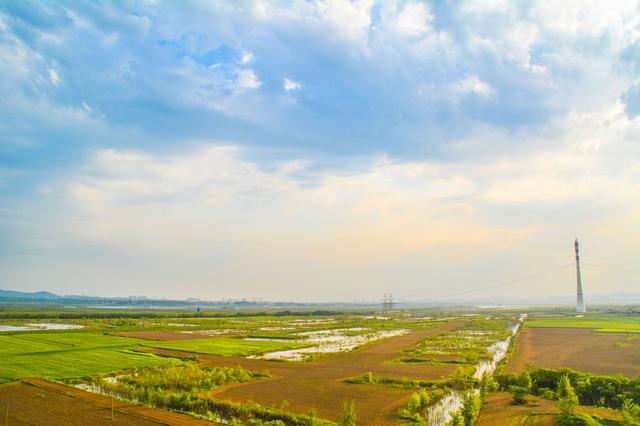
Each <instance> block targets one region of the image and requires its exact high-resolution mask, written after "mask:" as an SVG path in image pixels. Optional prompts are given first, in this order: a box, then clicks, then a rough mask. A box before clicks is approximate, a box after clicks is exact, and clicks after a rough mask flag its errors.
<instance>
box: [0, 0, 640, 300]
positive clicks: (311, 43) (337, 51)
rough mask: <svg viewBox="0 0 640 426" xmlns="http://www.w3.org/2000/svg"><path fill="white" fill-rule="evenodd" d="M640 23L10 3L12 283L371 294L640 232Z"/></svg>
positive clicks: (530, 10)
mask: <svg viewBox="0 0 640 426" xmlns="http://www.w3.org/2000/svg"><path fill="white" fill-rule="evenodd" d="M639 15H640V14H638V4H637V2H629V1H613V2H609V3H607V5H606V7H605V6H602V4H600V3H599V2H597V1H593V2H591V1H586V2H581V3H580V4H579V5H578V4H576V3H571V2H565V3H562V4H559V5H556V4H552V3H549V2H544V1H532V2H527V3H526V4H518V3H514V2H510V1H490V2H489V1H487V2H476V1H469V2H467V1H464V2H456V3H451V4H448V3H442V2H422V1H411V0H408V1H400V0H397V1H396V0H389V1H375V0H358V1H341V0H318V1H309V2H307V1H305V2H267V1H261V0H255V1H251V2H249V3H247V4H242V5H239V4H237V3H234V2H218V3H211V4H202V3H197V2H195V3H194V2H185V3H181V4H180V6H177V5H176V4H174V3H171V2H143V3H137V4H128V3H118V4H103V3H90V4H80V3H74V4H64V5H60V4H56V3H50V4H49V3H47V4H44V3H37V2H35V3H28V4H22V3H17V2H5V3H2V4H0V72H1V73H2V76H3V78H2V79H0V91H1V92H2V93H3V96H2V98H0V117H2V118H3V120H2V123H1V124H0V126H1V127H2V134H3V141H6V142H7V143H10V144H11V145H10V146H11V149H7V150H3V152H2V153H0V160H2V164H3V165H6V166H3V168H2V170H0V183H1V186H0V196H2V198H3V199H4V200H7V202H6V205H7V206H11V207H7V208H3V209H0V231H2V232H0V235H2V236H3V237H2V238H3V241H2V244H0V246H1V247H3V249H4V250H3V251H2V250H0V267H2V268H3V276H9V275H10V276H11V277H12V279H14V281H15V282H19V283H23V282H24V283H26V282H29V283H31V284H33V285H34V286H36V287H37V285H36V284H37V283H38V282H42V276H47V277H48V276H49V275H51V273H54V272H55V271H58V272H57V273H58V274H59V275H58V276H57V278H55V279H53V278H52V282H57V283H64V282H66V281H65V280H66V278H67V277H68V276H77V277H78V282H77V283H75V284H74V285H77V286H78V287H77V288H82V287H81V285H82V283H80V281H82V278H83V276H82V274H74V273H70V271H75V269H74V267H77V263H79V262H75V266H74V263H71V262H69V263H68V264H65V265H59V264H56V263H55V262H54V261H53V260H51V263H50V264H47V265H41V264H38V265H35V264H33V263H29V262H34V261H33V259H35V258H39V259H43V258H46V259H59V257H56V256H57V253H59V252H72V253H76V254H79V255H81V257H82V259H83V260H84V261H85V262H84V263H83V264H86V265H91V266H92V269H90V270H87V271H86V276H90V277H95V276H101V275H102V274H101V273H95V271H96V270H98V271H101V272H103V273H104V277H105V280H107V279H109V280H110V281H109V282H122V283H125V282H128V283H133V282H141V283H145V284H144V285H141V287H140V288H141V289H142V291H141V292H144V289H148V288H152V284H151V283H153V282H160V283H162V285H160V286H159V287H157V288H162V289H163V291H164V290H165V287H166V288H169V283H171V282H176V281H179V280H186V281H188V282H189V285H192V287H189V288H193V289H194V292H196V290H197V292H199V294H202V295H211V296H210V297H215V296H216V294H212V293H215V292H214V291H213V290H211V285H210V284H211V283H212V282H215V283H220V284H219V285H220V288H221V289H223V290H224V291H228V293H226V294H225V296H227V297H233V296H236V295H237V294H233V291H235V290H237V291H239V292H240V291H246V292H247V294H250V293H251V292H255V291H259V288H260V287H259V286H258V285H256V284H255V283H256V282H260V283H261V282H263V281H264V280H268V281H269V283H270V284H273V286H274V294H275V293H277V291H280V293H279V294H280V295H282V296H283V297H288V296H289V295H290V294H291V292H290V288H291V286H290V285H291V283H293V282H298V281H299V279H300V277H301V276H304V277H312V278H310V280H311V281H310V283H312V284H314V285H315V287H317V288H321V289H325V288H328V287H326V284H327V283H334V284H335V283H342V284H344V283H351V284H353V287H351V286H345V285H340V284H335V287H333V289H334V290H335V294H338V293H340V291H341V289H353V294H357V293H358V292H359V289H358V284H357V283H361V285H362V286H363V287H365V286H369V285H370V284H371V283H374V284H375V285H377V286H379V287H380V288H384V286H385V285H386V284H385V283H388V282H391V281H393V282H396V281H397V277H398V276H402V277H407V276H408V275H411V277H413V276H415V277H423V276H425V275H429V274H432V275H435V276H437V277H438V278H442V280H445V278H446V276H447V274H446V273H447V271H446V270H444V269H443V270H440V269H438V268H441V266H442V265H450V266H451V265H452V268H453V269H455V270H456V271H463V270H464V271H466V270H468V271H471V272H469V273H470V274H472V275H473V274H476V275H479V274H480V272H482V271H485V272H488V271H490V270H492V269H495V268H496V267H497V265H498V266H500V267H502V265H504V264H505V261H504V257H505V256H506V257H509V256H514V257H510V259H511V260H516V259H515V254H516V253H517V254H519V255H521V258H535V257H536V256H538V255H540V253H545V252H546V251H548V250H549V247H551V246H557V245H558V244H563V243H562V241H564V240H566V239H571V238H573V237H575V235H576V234H580V235H585V236H586V238H589V237H590V238H593V240H594V241H596V240H597V241H598V244H599V245H601V246H603V247H605V246H606V247H607V250H610V251H612V252H615V250H617V247H637V244H638V243H639V242H638V241H636V240H633V238H636V239H637V237H634V236H633V234H632V233H628V232H620V231H619V230H618V231H616V229H621V228H620V227H621V226H622V225H624V226H635V224H637V217H638V214H637V212H638V211H639V207H638V206H637V202H636V201H635V200H637V199H638V192H637V191H638V187H637V182H639V181H640V177H639V176H638V172H639V170H640V169H639V166H638V164H637V160H636V159H637V158H640V152H638V149H639V148H638V145H637V140H639V139H640V129H639V128H638V126H639V125H640V123H639V121H638V120H637V116H638V115H639V114H640V110H639V108H640V107H639V105H640V101H639V95H638V93H639V91H638V81H637V75H638V74H637V71H638V61H637V59H636V56H637V55H636V54H635V53H636V51H637V44H638V41H637V40H638V32H637V28H638V24H639V23H640V16H639ZM212 23H216V24H217V25H212ZM248 29H250V31H248ZM284 76H288V77H287V78H283V77H284ZM291 76H295V79H294V78H291ZM303 83H304V86H303ZM301 89H304V90H301ZM283 91H285V92H289V93H293V92H295V94H296V96H295V102H293V100H294V97H293V96H283ZM105 94H108V96H105ZM203 140H207V141H209V140H214V141H228V142H223V143H218V142H216V143H217V144H206V145H205V146H204V147H203V145H202V141H203ZM249 147H250V148H249ZM87 159H89V160H88V161H87ZM45 187H46V188H48V189H47V191H42V190H41V189H42V188H45ZM43 212H46V213H47V214H46V215H45V214H44V213H43ZM141 218H144V220H141ZM39 224H41V225H39ZM568 234H571V235H568ZM634 244H635V245H634ZM533 246H535V247H537V248H536V250H538V251H536V250H533V249H531V247H533ZM486 247H494V248H495V249H494V250H486V249H484V248H486ZM527 247H528V248H527ZM503 249H504V250H503ZM479 252H482V254H478V253H479ZM16 253H26V255H25V257H19V256H18V255H17V254H16ZM175 253H184V255H181V254H178V255H176V254H175ZM54 254H56V255H54ZM16 256H18V257H19V259H18V260H16ZM483 256H485V257H484V258H483ZM491 256H493V257H491ZM69 258H70V259H71V258H73V256H70V257H69ZM480 258H482V259H480ZM29 259H31V260H29ZM123 259H134V260H131V261H130V262H131V264H128V265H126V267H122V268H121V267H116V266H118V265H121V263H122V262H124V261H123ZM434 259H435V260H434ZM474 259H475V260H474ZM474 261H477V262H476V263H473V262H474ZM110 262H111V263H110ZM468 262H471V263H468ZM125 263H126V262H125ZM176 264H177V265H179V266H175V267H173V266H171V265H176ZM247 264H251V265H252V267H253V268H247V267H246V265H247ZM461 264H465V265H468V268H467V267H465V268H460V267H459V266H460V265H461ZM149 265H163V266H162V268H159V269H161V271H160V272H158V273H157V274H154V273H153V272H150V271H155V269H154V268H151V267H149ZM164 265H166V266H164ZM483 265H486V266H483ZM250 269H251V271H250ZM39 270H42V271H48V272H49V274H47V273H46V272H45V275H40V276H39V275H37V274H36V272H33V271H39ZM119 270H122V271H125V270H126V271H127V272H126V273H124V272H122V274H121V275H117V274H116V275H114V274H115V272H113V271H119ZM407 270H411V271H414V272H416V273H415V274H414V273H412V274H407V273H406V271H407ZM252 271H255V272H252ZM326 271H330V272H326ZM436 271H439V272H437V273H436ZM4 272H7V273H6V274H4ZM449 272H450V271H449ZM461 273H462V272H461ZM86 276H85V277H84V278H86ZM265 277H266V278H265ZM411 277H408V278H404V279H405V280H406V282H405V283H404V284H403V285H406V286H407V287H411V286H412V285H415V286H416V287H420V286H422V285H423V282H422V281H420V280H418V279H417V278H416V279H415V280H414V281H412V278H411ZM418 281H420V282H418ZM436 281H438V280H437V279H434V282H436ZM105 282H106V281H105ZM224 283H227V284H226V285H225V284H224ZM228 283H234V284H235V283H238V284H237V285H234V286H229V285H228ZM278 283H281V284H278ZM558 283H559V281H556V282H554V283H553V284H558ZM543 284H544V283H543ZM279 285H280V286H281V287H278V286H279ZM314 285H311V284H310V285H309V288H315V287H314ZM372 285H373V284H372ZM430 285H431V284H430ZM432 285H433V286H436V284H432ZM278 288H279V289H280V290H278ZM35 289H38V290H39V289H41V288H34V290H35ZM128 289H129V287H127V285H126V284H122V285H121V287H119V288H118V290H117V291H119V292H127V291H128ZM308 290H309V289H308V288H307V289H305V291H304V294H302V295H301V296H300V297H305V296H308V295H310V293H309V291H308ZM70 291H77V290H74V289H70ZM167 291H169V290H167ZM221 291H222V290H221ZM344 291H347V290H344ZM349 291H350V290H349ZM125 294H126V293H125ZM319 296H321V295H319Z"/></svg>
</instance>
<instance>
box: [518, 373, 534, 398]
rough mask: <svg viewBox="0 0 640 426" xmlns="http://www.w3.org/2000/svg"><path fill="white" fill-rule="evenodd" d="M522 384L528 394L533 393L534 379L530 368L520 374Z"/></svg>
mask: <svg viewBox="0 0 640 426" xmlns="http://www.w3.org/2000/svg"><path fill="white" fill-rule="evenodd" d="M519 382H520V386H522V387H523V388H524V389H525V391H526V392H527V394H530V393H531V388H532V387H533V380H531V374H530V373H529V370H527V369H525V370H524V371H523V372H522V374H520V380H519Z"/></svg>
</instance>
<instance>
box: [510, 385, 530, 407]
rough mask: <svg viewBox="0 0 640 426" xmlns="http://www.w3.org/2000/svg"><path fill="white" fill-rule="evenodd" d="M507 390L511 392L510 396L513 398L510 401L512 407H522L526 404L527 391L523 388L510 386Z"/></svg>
mask: <svg viewBox="0 0 640 426" xmlns="http://www.w3.org/2000/svg"><path fill="white" fill-rule="evenodd" d="M509 390H510V391H511V395H512V397H513V399H512V400H511V403H512V404H513V405H524V404H526V403H527V398H526V396H527V390H526V389H525V388H523V387H522V386H511V388H509Z"/></svg>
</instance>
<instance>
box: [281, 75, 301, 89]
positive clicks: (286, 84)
mask: <svg viewBox="0 0 640 426" xmlns="http://www.w3.org/2000/svg"><path fill="white" fill-rule="evenodd" d="M282 88H283V89H284V90H286V91H287V92H289V91H291V90H300V89H301V88H302V83H300V82H297V81H295V80H291V79H288V78H285V79H284V80H283V81H282Z"/></svg>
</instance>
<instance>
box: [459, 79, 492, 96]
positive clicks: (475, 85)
mask: <svg viewBox="0 0 640 426" xmlns="http://www.w3.org/2000/svg"><path fill="white" fill-rule="evenodd" d="M458 85H459V90H460V91H462V92H463V93H475V94H477V95H481V96H490V95H491V94H493V89H492V88H491V86H490V85H489V84H487V83H485V82H484V81H482V80H480V79H479V78H478V76H476V75H472V76H470V77H467V78H465V79H464V80H460V81H459V82H458Z"/></svg>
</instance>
